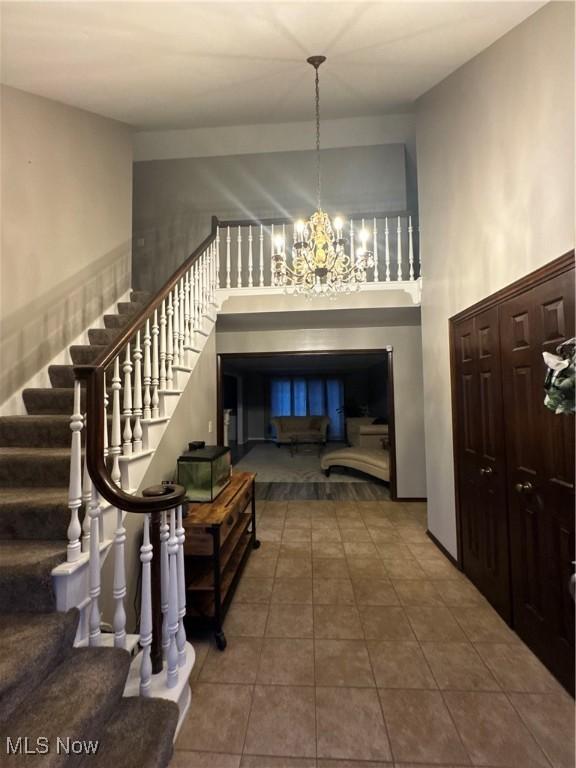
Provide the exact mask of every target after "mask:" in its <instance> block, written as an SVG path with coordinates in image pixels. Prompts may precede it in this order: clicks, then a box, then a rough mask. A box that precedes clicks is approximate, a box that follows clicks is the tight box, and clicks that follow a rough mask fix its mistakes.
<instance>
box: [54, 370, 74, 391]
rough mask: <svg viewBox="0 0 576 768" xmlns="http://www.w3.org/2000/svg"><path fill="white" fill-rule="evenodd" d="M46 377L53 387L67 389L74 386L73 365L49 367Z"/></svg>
mask: <svg viewBox="0 0 576 768" xmlns="http://www.w3.org/2000/svg"><path fill="white" fill-rule="evenodd" d="M48 376H49V377H50V384H52V386H53V387H57V388H61V387H62V388H64V389H68V388H70V387H73V386H74V366H73V365H49V366H48Z"/></svg>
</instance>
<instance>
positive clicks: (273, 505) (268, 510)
mask: <svg viewBox="0 0 576 768" xmlns="http://www.w3.org/2000/svg"><path fill="white" fill-rule="evenodd" d="M260 504H262V502H260ZM287 509H288V502H287V501H265V502H264V513H265V514H267V515H272V514H273V515H285V514H286V510H287Z"/></svg>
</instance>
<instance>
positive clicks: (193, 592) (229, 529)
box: [183, 472, 260, 651]
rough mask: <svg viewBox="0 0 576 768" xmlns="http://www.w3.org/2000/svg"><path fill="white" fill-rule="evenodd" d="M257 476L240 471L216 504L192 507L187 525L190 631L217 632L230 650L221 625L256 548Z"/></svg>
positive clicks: (221, 645) (187, 621)
mask: <svg viewBox="0 0 576 768" xmlns="http://www.w3.org/2000/svg"><path fill="white" fill-rule="evenodd" d="M255 478H256V475H255V474H252V473H251V472H239V473H237V474H233V475H232V479H231V481H230V484H229V485H228V486H227V487H226V488H225V489H224V490H223V491H222V493H221V494H220V495H219V496H218V497H217V498H216V500H215V501H213V502H211V503H204V504H189V505H188V514H187V515H186V517H185V518H184V521H183V525H184V529H185V531H186V540H185V544H184V555H185V572H186V589H187V612H186V619H185V624H186V627H187V629H192V628H193V627H197V626H209V627H212V628H213V629H214V637H215V640H216V645H217V647H218V648H219V649H220V650H221V651H223V650H224V648H226V637H225V635H224V632H223V631H222V622H223V621H224V616H225V615H226V611H227V610H228V606H229V605H230V601H231V600H232V596H233V594H234V590H235V589H236V585H237V583H238V579H239V578H240V575H241V573H242V570H243V568H244V565H245V563H246V561H247V559H248V556H249V554H250V550H251V549H257V548H258V547H259V546H260V542H259V541H258V539H257V538H256V500H255V496H254V480H255Z"/></svg>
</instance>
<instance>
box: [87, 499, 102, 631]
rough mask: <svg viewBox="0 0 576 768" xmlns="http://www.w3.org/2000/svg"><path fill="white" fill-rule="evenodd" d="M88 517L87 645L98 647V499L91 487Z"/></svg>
mask: <svg viewBox="0 0 576 768" xmlns="http://www.w3.org/2000/svg"><path fill="white" fill-rule="evenodd" d="M88 515H89V516H90V562H89V565H88V584H89V589H88V592H89V595H90V613H89V616H88V628H89V643H90V645H93V646H96V645H100V602H99V600H100V497H99V496H98V491H97V490H96V487H95V486H92V499H91V501H90V505H89V507H88Z"/></svg>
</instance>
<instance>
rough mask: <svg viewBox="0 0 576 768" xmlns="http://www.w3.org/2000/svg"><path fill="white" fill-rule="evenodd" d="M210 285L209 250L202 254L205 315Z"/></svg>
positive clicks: (207, 308)
mask: <svg viewBox="0 0 576 768" xmlns="http://www.w3.org/2000/svg"><path fill="white" fill-rule="evenodd" d="M209 293H210V287H209V285H208V251H204V253H203V254H202V295H203V298H204V312H203V314H204V317H206V315H207V314H208V310H209V309H210V307H209Z"/></svg>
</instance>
